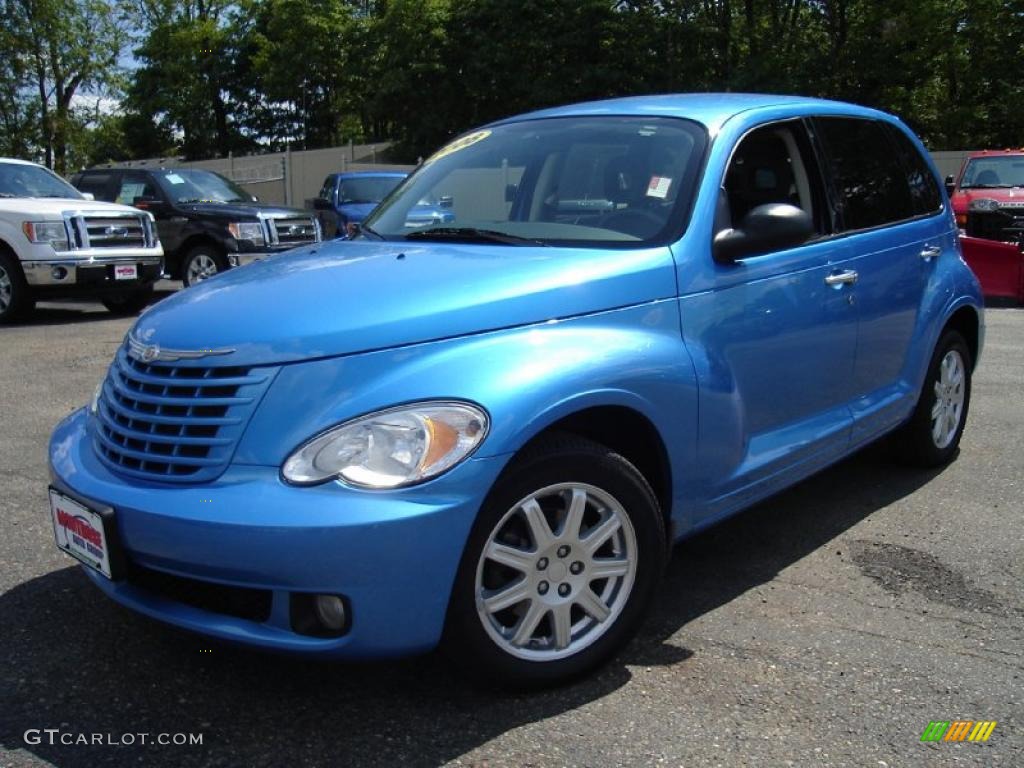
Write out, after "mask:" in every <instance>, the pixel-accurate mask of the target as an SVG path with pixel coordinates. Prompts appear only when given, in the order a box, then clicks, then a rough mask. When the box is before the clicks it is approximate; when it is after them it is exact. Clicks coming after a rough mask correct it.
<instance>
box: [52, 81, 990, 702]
mask: <svg viewBox="0 0 1024 768" xmlns="http://www.w3.org/2000/svg"><path fill="white" fill-rule="evenodd" d="M424 198H431V199H434V198H437V199H440V198H448V199H450V200H451V203H452V204H451V211H452V214H453V220H452V221H449V222H445V223H443V224H437V223H425V224H424V225H422V226H419V227H413V228H410V227H409V226H407V219H408V215H409V212H410V211H411V210H412V209H413V208H414V207H415V206H416V205H417V204H418V202H419V201H420V200H422V199H424ZM982 337H983V325H982V300H981V296H980V293H979V289H978V284H977V282H976V280H975V278H974V277H973V276H972V274H971V272H970V271H969V270H968V268H967V266H966V265H965V264H964V261H963V259H962V258H961V254H960V249H959V246H958V241H957V234H956V225H955V223H954V221H953V217H952V212H951V210H950V207H949V202H948V199H947V197H946V195H945V193H944V191H943V188H942V184H941V183H940V180H939V178H938V176H937V174H936V170H935V168H934V167H933V165H932V164H931V162H930V161H929V160H928V158H927V155H926V154H925V152H924V151H923V148H922V146H921V144H920V142H919V141H918V140H917V139H916V138H915V137H914V136H913V134H912V133H911V132H909V131H908V129H907V128H906V127H905V126H904V125H903V124H902V123H901V122H900V121H899V120H897V119H896V118H894V117H892V116H889V115H886V114H883V113H881V112H876V111H872V110H868V109H863V108H860V107H856V106H851V105H848V104H841V103H836V102H830V101H822V100H814V99H806V98H793V97H778V96H753V95H735V94H726V95H684V96H651V97H640V98H627V99H620V100H614V101H605V102H597V103H589V104H580V105H576V106H569V107H563V108H559V109H550V110H545V111H541V112H535V113H532V114H528V115H524V116H521V117H515V118H511V119H508V120H503V121H500V122H497V123H493V124H491V125H488V126H485V127H483V128H481V129H479V130H475V131H473V132H471V133H468V134H465V135H463V136H461V137H459V138H457V139H456V140H454V141H453V142H451V143H450V144H448V145H447V146H445V147H443V148H442V149H440V150H439V151H438V152H437V153H436V154H434V155H433V156H432V157H430V158H429V159H427V160H426V161H425V162H424V163H423V164H422V165H421V166H420V168H419V169H417V171H416V172H415V174H414V175H413V176H412V177H411V178H410V179H409V180H408V181H407V182H406V184H405V185H404V186H403V187H402V189H401V190H399V191H398V192H397V193H396V194H394V195H392V196H391V197H390V198H389V199H388V200H386V201H385V202H384V203H383V204H382V205H381V207H379V208H378V209H377V210H376V211H375V212H374V213H373V214H372V215H371V216H370V217H369V218H368V219H367V221H366V223H365V225H364V226H363V228H362V230H361V232H360V234H359V236H358V237H356V238H355V239H354V240H352V241H348V242H332V243H325V244H318V245H313V246H310V247H307V248H305V249H299V250H296V251H293V252H291V253H289V254H288V255H287V257H286V258H280V259H277V258H271V259H268V260H266V261H263V262H261V263H257V264H253V265H251V266H248V267H245V268H243V269H238V270H232V271H231V272H228V273H226V274H223V275H218V276H217V277H215V278H214V279H211V280H209V281H206V282H204V283H202V284H201V285H198V286H196V287H194V288H192V289H190V290H188V291H184V292H182V293H179V294H177V295H175V296H173V297H171V298H168V299H166V300H164V301H162V302H161V303H160V304H158V305H156V306H155V307H153V308H152V309H150V310H149V311H148V312H146V313H145V314H144V315H142V316H141V317H140V318H139V320H138V321H137V322H136V323H135V325H134V327H133V328H132V329H131V331H130V332H129V333H128V335H127V337H126V338H125V341H124V343H123V345H121V347H120V348H119V349H118V351H117V354H116V356H115V358H114V361H113V363H112V364H111V366H110V370H109V372H108V374H107V376H106V378H105V380H104V381H103V382H102V383H101V385H100V386H99V388H98V389H97V392H96V395H95V397H94V399H93V401H92V403H91V404H90V405H89V407H87V408H83V409H82V410H80V411H78V412H76V413H74V414H72V415H71V416H70V417H68V418H67V419H65V420H64V421H63V422H62V423H61V424H60V425H59V426H58V427H57V428H56V431H55V432H54V434H53V438H52V442H51V444H50V449H49V460H50V465H51V470H52V478H53V479H52V487H51V490H50V499H51V508H52V515H53V520H54V529H55V532H56V537H57V543H58V545H59V546H60V547H61V548H62V549H64V550H66V551H67V552H69V553H70V554H72V555H74V556H76V557H78V558H79V559H80V560H82V561H83V562H85V563H86V573H87V574H88V575H89V577H90V578H91V579H92V581H93V582H94V583H95V584H96V585H97V586H98V587H99V588H100V589H101V590H103V591H104V592H105V593H106V594H107V595H109V596H110V597H112V598H113V599H114V600H116V601H118V602H120V603H122V604H124V605H127V606H129V607H130V608H133V609H135V610H137V611H139V612H141V613H144V614H146V615H148V616H151V617H154V618H156V619H160V620H162V621H165V622H169V623H171V624H174V625H177V626H179V627H184V628H186V629H190V630H194V631H197V632H201V633H205V634H207V635H212V636H216V637H218V638H221V639H224V640H229V641H237V642H241V643H246V644H250V645H253V646H259V647H262V648H266V649H275V650H282V651H291V652H297V653H302V654H306V655H308V656H318V657H348V658H360V657H363V658H365V657H380V656H391V655H399V654H409V653H414V652H419V651H426V650H428V649H431V648H433V647H435V646H437V645H439V644H440V645H443V646H444V647H446V648H447V649H448V650H450V651H451V652H452V653H454V654H455V655H456V657H457V658H458V659H459V661H460V664H461V665H463V666H464V667H467V668H470V669H472V670H475V671H477V672H479V673H482V674H484V675H486V676H488V678H489V679H492V680H493V679H497V680H501V681H510V682H511V681H514V682H516V683H518V684H531V683H532V684H543V683H551V682H556V681H560V680H564V679H567V678H569V677H572V676H574V675H578V674H581V673H583V672H585V671H587V670H590V669H592V668H593V667H594V666H595V665H597V664H599V663H600V662H601V661H603V660H605V659H607V658H608V657H609V656H610V655H611V654H612V653H613V652H614V651H615V650H616V649H617V648H618V647H620V646H621V645H622V644H623V643H624V642H625V641H626V640H627V639H628V638H629V637H630V636H631V635H632V634H633V633H634V632H635V631H636V629H637V625H638V623H639V621H640V619H641V617H642V614H643V612H644V609H645V607H646V606H647V604H648V603H649V601H650V598H651V595H652V593H653V591H654V590H655V589H656V586H657V583H658V577H659V574H660V573H661V572H662V568H663V565H664V563H665V561H666V558H667V557H668V555H669V552H670V545H671V544H672V543H673V542H675V541H677V540H679V539H680V538H682V537H685V536H687V535H690V534H692V533H694V532H695V531H698V530H700V529H702V528H704V527H706V526H708V525H711V524H713V523H715V522H717V521H719V520H722V519H723V518H725V517H727V516H729V515H731V514H733V513H735V512H736V511H737V510H740V509H742V508H744V507H747V506H749V505H751V504H753V503H754V502H756V501H758V500H759V499H763V498H765V497H766V496H768V495H770V494H773V493H775V492H777V491H779V490H780V489H782V488H784V487H786V486H788V485H791V484H793V483H795V482H797V481H799V480H800V479H801V478H805V477H807V476H808V475H810V474H811V473H813V472H816V471H818V470H820V469H822V468H823V467H826V466H828V465H829V464H832V463H834V462H836V461H838V460H840V459H842V458H843V457H844V456H848V455H849V454H850V453H851V452H852V451H855V450H856V449H858V448H859V447H861V446H863V445H865V444H867V443H869V442H871V441H874V440H876V439H878V438H880V437H882V436H884V435H889V434H890V433H891V434H892V435H893V436H894V445H895V446H896V448H897V451H898V453H899V454H900V455H901V456H902V457H903V458H905V459H906V460H907V461H909V462H913V463H917V464H923V465H938V464H942V463H943V462H947V461H950V460H951V459H952V458H953V457H954V456H955V454H956V451H957V445H958V443H959V440H960V435H961V432H962V431H963V428H964V422H965V419H966V417H967V409H968V405H969V401H970V393H971V390H970V386H971V373H972V370H973V368H974V366H975V364H976V362H977V360H978V355H979V352H980V349H981V346H982Z"/></svg>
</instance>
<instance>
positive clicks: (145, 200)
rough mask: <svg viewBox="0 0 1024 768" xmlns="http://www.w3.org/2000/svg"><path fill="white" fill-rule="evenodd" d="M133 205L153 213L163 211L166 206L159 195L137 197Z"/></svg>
mask: <svg viewBox="0 0 1024 768" xmlns="http://www.w3.org/2000/svg"><path fill="white" fill-rule="evenodd" d="M132 205H133V206H134V207H135V208H139V209H141V210H143V211H149V212H151V213H159V212H162V211H163V210H164V208H165V206H164V201H163V200H161V199H160V198H159V197H136V198H135V199H133V200H132Z"/></svg>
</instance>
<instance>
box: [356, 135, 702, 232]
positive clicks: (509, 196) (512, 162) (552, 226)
mask: <svg viewBox="0 0 1024 768" xmlns="http://www.w3.org/2000/svg"><path fill="white" fill-rule="evenodd" d="M706 143H707V135H706V132H705V131H704V129H703V128H702V127H700V126H698V125H697V124H696V123H692V122H690V121H688V120H680V119H670V118H652V117H569V118H551V119H543V120H530V121H524V122H517V123H510V124H507V125H499V126H495V127H493V128H490V129H483V130H480V131H475V132H473V133H469V134H466V135H464V136H462V137H460V138H458V139H456V140H455V141H453V142H452V143H450V144H448V145H447V146H445V147H444V148H442V149H441V150H439V151H438V152H437V153H435V154H434V155H433V156H432V157H430V158H428V159H427V160H426V161H425V162H424V163H423V165H422V166H421V167H420V168H419V169H418V170H417V171H416V173H415V174H414V175H413V176H412V177H410V179H409V180H408V182H407V183H406V184H405V185H404V186H403V187H402V189H401V190H399V191H398V192H397V193H396V194H395V195H393V196H392V197H391V198H389V199H388V200H386V201H385V202H384V203H383V204H382V205H381V206H380V207H379V208H378V209H377V210H376V211H375V212H374V213H373V214H372V215H371V216H370V217H369V219H368V220H367V225H368V227H369V228H370V231H371V232H375V233H377V234H379V235H380V236H383V237H385V238H388V239H403V238H405V239H479V240H486V241H491V242H503V243H516V242H534V243H537V242H539V243H542V244H545V245H546V244H554V243H561V244H568V245H609V244H615V245H623V246H629V245H644V244H651V243H655V242H665V241H667V239H668V238H669V237H670V236H675V235H678V234H679V233H680V232H681V231H682V229H683V226H684V225H685V219H686V216H687V214H688V211H689V208H690V204H691V202H692V198H693V194H694V192H695V188H696V179H697V174H698V169H699V166H700V161H701V158H702V157H703V154H704V149H705V146H706ZM431 200H438V201H444V205H445V206H446V208H447V209H448V210H449V211H450V214H451V215H450V216H449V217H446V219H445V221H444V222H443V224H440V225H439V224H437V223H436V222H433V223H431V222H427V223H424V222H422V220H417V219H415V218H410V217H409V213H410V212H411V211H412V209H413V208H414V206H416V205H417V204H420V203H421V201H431Z"/></svg>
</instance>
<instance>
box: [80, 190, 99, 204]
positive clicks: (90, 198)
mask: <svg viewBox="0 0 1024 768" xmlns="http://www.w3.org/2000/svg"><path fill="white" fill-rule="evenodd" d="M80 194H81V195H82V197H84V198H85V199H86V200H88V201H89V202H92V201H94V200H95V199H96V195H94V194H93V193H92V192H81V193H80Z"/></svg>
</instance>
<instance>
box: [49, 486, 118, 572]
mask: <svg viewBox="0 0 1024 768" xmlns="http://www.w3.org/2000/svg"><path fill="white" fill-rule="evenodd" d="M50 513H51V515H52V517H53V535H54V537H55V538H56V539H57V547H58V548H59V549H62V550H64V551H65V552H67V553H68V554H69V555H71V556H72V557H74V558H77V559H78V560H81V561H82V562H83V563H85V564H86V565H88V566H89V567H90V568H92V569H94V570H96V571H99V572H100V573H102V574H103V575H104V576H106V577H107V578H108V579H109V578H111V572H110V545H109V542H108V540H107V532H106V526H105V525H104V522H103V518H102V517H101V516H100V514H99V513H98V512H94V511H92V510H91V509H88V508H87V507H85V506H83V505H82V504H80V503H78V502H77V501H75V500H74V499H70V498H68V497H67V496H65V495H64V494H62V493H60V492H59V491H55V490H53V489H52V488H51V489H50Z"/></svg>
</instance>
